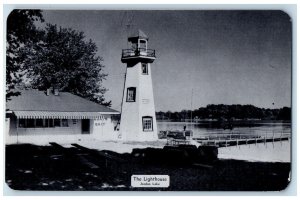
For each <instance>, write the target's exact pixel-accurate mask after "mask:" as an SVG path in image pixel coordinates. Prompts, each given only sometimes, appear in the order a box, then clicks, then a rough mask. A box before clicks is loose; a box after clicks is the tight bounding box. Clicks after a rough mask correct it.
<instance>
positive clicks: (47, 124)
mask: <svg viewBox="0 0 300 200" xmlns="http://www.w3.org/2000/svg"><path fill="white" fill-rule="evenodd" d="M45 127H54V124H53V119H45Z"/></svg>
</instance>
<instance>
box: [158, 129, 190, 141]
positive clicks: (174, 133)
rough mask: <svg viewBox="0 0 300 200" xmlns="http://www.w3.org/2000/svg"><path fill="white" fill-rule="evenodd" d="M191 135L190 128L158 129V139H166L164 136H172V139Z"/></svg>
mask: <svg viewBox="0 0 300 200" xmlns="http://www.w3.org/2000/svg"><path fill="white" fill-rule="evenodd" d="M192 137H193V131H192V130H185V131H178V130H176V131H160V132H159V134H158V138H159V139H166V138H173V139H182V140H186V139H190V138H192Z"/></svg>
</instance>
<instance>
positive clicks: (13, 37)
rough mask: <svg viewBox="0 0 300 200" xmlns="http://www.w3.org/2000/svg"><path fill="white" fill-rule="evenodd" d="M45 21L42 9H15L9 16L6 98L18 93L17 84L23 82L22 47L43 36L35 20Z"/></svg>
mask: <svg viewBox="0 0 300 200" xmlns="http://www.w3.org/2000/svg"><path fill="white" fill-rule="evenodd" d="M37 21H39V22H43V21H44V19H43V16H42V14H41V11H40V10H13V11H12V12H11V13H10V14H9V16H8V18H7V24H6V25H7V37H6V99H7V100H8V99H9V98H10V97H11V96H13V95H17V94H18V93H16V92H14V89H15V86H16V85H17V84H19V83H20V82H21V78H22V75H23V73H22V71H21V66H22V59H21V58H20V48H21V47H26V46H28V45H30V44H31V43H33V42H37V41H38V40H39V38H40V36H41V33H42V32H41V30H39V29H37V28H36V26H35V25H34V23H35V22H37Z"/></svg>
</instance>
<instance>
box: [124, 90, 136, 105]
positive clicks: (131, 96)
mask: <svg viewBox="0 0 300 200" xmlns="http://www.w3.org/2000/svg"><path fill="white" fill-rule="evenodd" d="M126 101H127V102H135V87H130V88H127V98H126Z"/></svg>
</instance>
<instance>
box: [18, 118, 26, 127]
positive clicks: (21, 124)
mask: <svg viewBox="0 0 300 200" xmlns="http://www.w3.org/2000/svg"><path fill="white" fill-rule="evenodd" d="M19 127H20V128H24V127H26V119H19Z"/></svg>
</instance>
